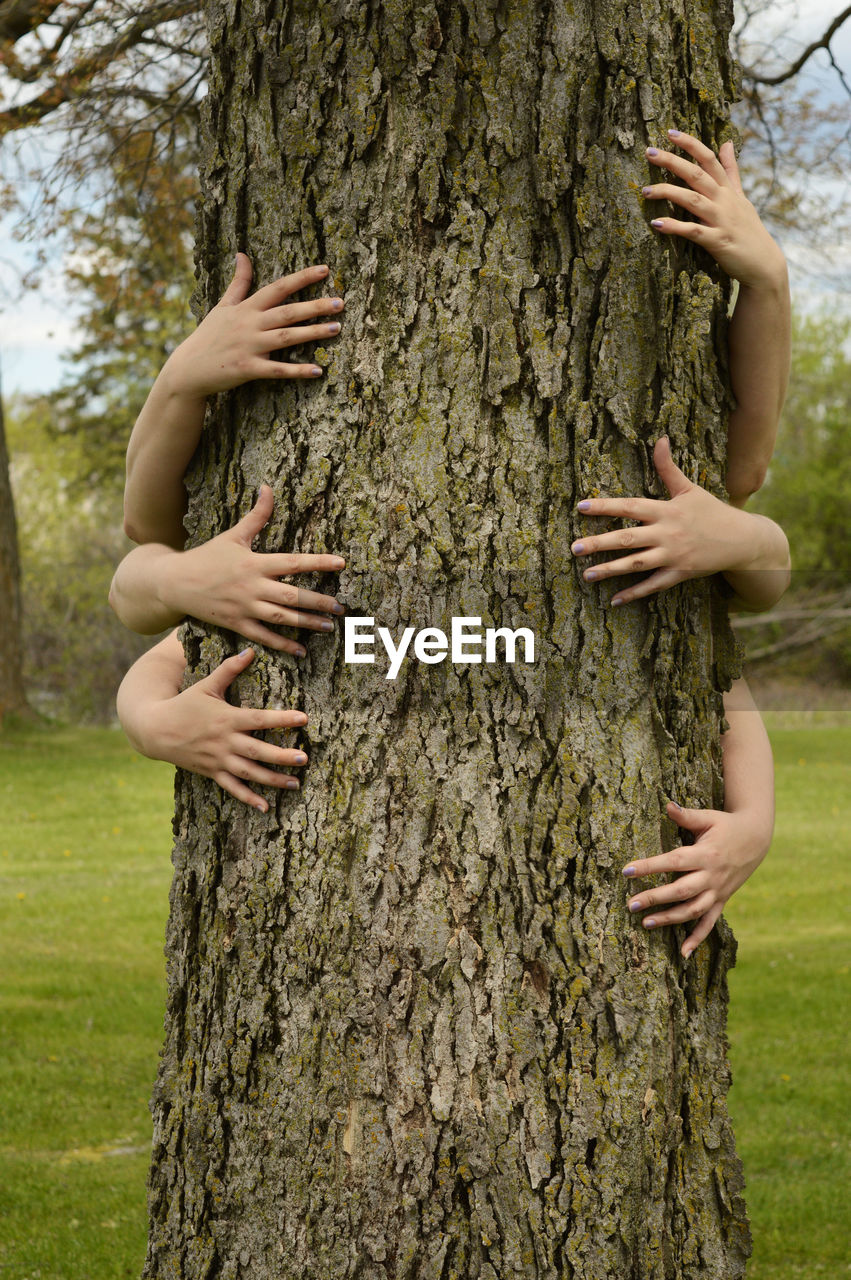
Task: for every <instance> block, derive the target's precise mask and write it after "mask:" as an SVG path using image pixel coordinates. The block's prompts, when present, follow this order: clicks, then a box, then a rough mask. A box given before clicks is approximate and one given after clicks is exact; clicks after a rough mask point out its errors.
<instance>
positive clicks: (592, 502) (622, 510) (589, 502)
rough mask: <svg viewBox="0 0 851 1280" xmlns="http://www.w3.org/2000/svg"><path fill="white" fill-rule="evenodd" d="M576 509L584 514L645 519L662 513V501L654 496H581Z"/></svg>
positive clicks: (654, 517) (656, 516) (650, 518)
mask: <svg viewBox="0 0 851 1280" xmlns="http://www.w3.org/2000/svg"><path fill="white" fill-rule="evenodd" d="M578 509H579V510H580V511H581V512H582V514H583V515H584V516H619V517H621V518H622V519H624V520H644V521H647V520H654V519H657V518H658V517H659V516H660V515H661V514H662V503H661V502H659V501H658V500H657V499H656V498H583V499H582V501H581V502H580V503H579V504H578ZM583 542H584V539H583Z"/></svg>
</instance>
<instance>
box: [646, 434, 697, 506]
mask: <svg viewBox="0 0 851 1280" xmlns="http://www.w3.org/2000/svg"><path fill="white" fill-rule="evenodd" d="M653 465H654V467H655V468H656V470H657V472H658V473H659V478H660V480H661V481H662V483H663V484H664V486H665V488H666V489H667V490H668V493H669V494H670V495H671V497H672V498H676V496H677V494H679V493H686V492H688V490H689V489H690V488H691V481H690V480H689V479H688V477H687V476H686V475H684V474H683V472H682V471H680V469H679V467H678V466H677V464H676V463H675V462H674V459H673V458H672V457H671V443H670V441H669V439H668V437H667V436H662V437H661V438H660V439H659V440H657V441H656V443H655V445H654V446H653Z"/></svg>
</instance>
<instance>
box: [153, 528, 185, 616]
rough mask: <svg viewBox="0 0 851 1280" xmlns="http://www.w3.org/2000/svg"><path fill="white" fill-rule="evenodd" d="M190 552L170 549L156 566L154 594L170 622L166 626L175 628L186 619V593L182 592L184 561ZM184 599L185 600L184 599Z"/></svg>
mask: <svg viewBox="0 0 851 1280" xmlns="http://www.w3.org/2000/svg"><path fill="white" fill-rule="evenodd" d="M187 554H188V552H186V551H176V550H175V549H174V548H173V547H169V548H168V550H167V551H164V553H163V555H162V557H161V558H160V561H159V564H157V565H156V566H155V575H154V592H155V595H156V600H157V604H158V605H159V607H160V609H161V610H162V616H163V617H166V618H167V619H168V621H167V622H166V623H165V624H164V625H166V626H174V625H176V624H177V623H178V622H181V621H182V620H183V618H185V617H186V608H185V606H184V603H183V599H184V598H185V593H184V592H183V590H182V587H183V583H184V579H185V572H186V571H185V568H184V561H185V558H186V556H187ZM182 597H183V598H182Z"/></svg>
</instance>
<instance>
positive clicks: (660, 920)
mask: <svg viewBox="0 0 851 1280" xmlns="http://www.w3.org/2000/svg"><path fill="white" fill-rule="evenodd" d="M713 906H715V894H714V893H713V892H712V890H711V889H706V890H705V891H704V892H703V893H701V894H698V896H697V897H696V898H690V899H689V901H688V902H684V903H682V905H681V906H678V907H670V908H669V909H668V910H667V911H654V912H653V914H652V915H651V916H645V917H644V919H643V920H642V921H641V923H642V925H643V926H644V928H645V929H658V928H659V927H660V926H661V925H663V924H682V923H683V922H684V921H685V920H696V919H697V917H698V916H702V915H703V914H704V912H706V911H710V910H711V909H712V907H713Z"/></svg>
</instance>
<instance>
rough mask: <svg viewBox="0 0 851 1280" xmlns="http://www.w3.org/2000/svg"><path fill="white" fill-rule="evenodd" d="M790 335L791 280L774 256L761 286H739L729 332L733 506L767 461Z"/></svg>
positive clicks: (759, 478)
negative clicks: (732, 401)
mask: <svg viewBox="0 0 851 1280" xmlns="http://www.w3.org/2000/svg"><path fill="white" fill-rule="evenodd" d="M791 334H792V319H791V302H790V297H789V277H788V272H787V269H786V263H785V260H784V259H783V256H782V254H780V251H779V250H778V260H777V261H776V263H775V264H774V265H773V269H772V271H771V273H770V275H769V276H768V277H767V278H766V280H765V282H764V283H762V284H760V285H759V286H757V285H747V284H743V285H740V287H739V296H738V299H737V301H736V307H735V310H734V312H733V317H732V319H731V321H730V327H729V331H728V347H729V361H730V383H731V388H732V391H733V395H734V397H735V400H736V408H735V409H734V411H733V413H732V414H731V415H730V423H729V428H728V444H727V492H728V494H729V495H730V501H731V502H732V503H733V504H734V505H736V506H740V505H743V504H744V503H745V502H746V501H747V499H748V498H749V497H750V495H751V494H752V493H755V492H756V491H757V489H759V488H760V486H761V485H762V482H763V480H764V479H765V473H766V471H767V469H768V464H769V462H770V461H771V455H772V453H773V451H774V442H775V438H776V435H777V424H778V422H779V420H780V413H781V410H782V408H783V401H784V399H785V397H786V387H787V385H788V382H789V365H790V361H791V344H792V337H791Z"/></svg>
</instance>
